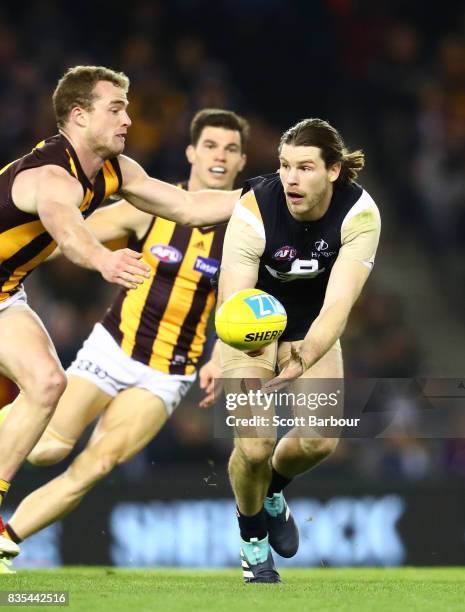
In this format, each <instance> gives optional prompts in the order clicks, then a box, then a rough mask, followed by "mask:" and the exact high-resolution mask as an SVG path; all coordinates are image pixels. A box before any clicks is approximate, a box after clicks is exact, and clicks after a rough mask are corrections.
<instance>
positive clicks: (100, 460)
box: [69, 449, 118, 487]
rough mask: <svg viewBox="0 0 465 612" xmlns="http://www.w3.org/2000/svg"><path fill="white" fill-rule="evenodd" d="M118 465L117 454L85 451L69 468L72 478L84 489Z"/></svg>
mask: <svg viewBox="0 0 465 612" xmlns="http://www.w3.org/2000/svg"><path fill="white" fill-rule="evenodd" d="M117 464H118V454H117V453H113V452H107V451H106V452H95V451H94V450H90V449H88V450H85V451H83V453H81V455H79V457H77V459H76V460H75V461H74V463H73V464H72V465H71V466H70V468H69V472H70V475H71V476H72V478H73V479H74V480H75V481H76V482H79V483H81V484H82V485H83V486H85V487H89V486H92V485H93V484H94V483H96V482H98V481H99V480H101V479H102V478H105V476H108V474H109V473H110V472H111V471H112V470H113V468H114V467H115V466H116V465H117Z"/></svg>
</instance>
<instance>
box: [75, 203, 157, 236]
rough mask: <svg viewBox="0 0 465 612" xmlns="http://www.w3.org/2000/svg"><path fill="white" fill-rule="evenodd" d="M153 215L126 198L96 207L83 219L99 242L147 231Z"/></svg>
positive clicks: (142, 233)
mask: <svg viewBox="0 0 465 612" xmlns="http://www.w3.org/2000/svg"><path fill="white" fill-rule="evenodd" d="M152 220H153V215H150V214H149V213H146V212H144V211H142V210H139V209H138V208H136V207H135V206H133V205H132V204H130V203H129V202H127V201H126V200H119V201H118V202H115V203H114V204H110V205H109V206H104V207H103V208H98V209H97V210H96V211H94V212H93V213H92V214H91V215H90V217H87V219H86V220H85V224H86V226H87V227H88V228H89V229H90V230H91V232H92V233H93V234H94V236H95V237H96V238H97V240H99V241H100V242H103V243H105V242H109V241H111V240H119V239H120V238H125V237H127V236H129V235H130V234H135V235H136V237H137V238H142V236H143V235H144V234H145V232H146V231H147V229H148V227H149V225H150V223H151V221H152Z"/></svg>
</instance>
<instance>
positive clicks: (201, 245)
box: [192, 240, 205, 251]
mask: <svg viewBox="0 0 465 612" xmlns="http://www.w3.org/2000/svg"><path fill="white" fill-rule="evenodd" d="M192 246H193V247H194V249H201V250H202V251H205V244H204V242H203V240H199V242H196V243H195V244H193V245H192Z"/></svg>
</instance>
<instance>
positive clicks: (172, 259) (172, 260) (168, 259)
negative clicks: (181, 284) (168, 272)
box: [150, 244, 182, 264]
mask: <svg viewBox="0 0 465 612" xmlns="http://www.w3.org/2000/svg"><path fill="white" fill-rule="evenodd" d="M150 252H151V253H152V255H155V257H156V258H157V259H159V260H160V261H162V262H163V263H168V264H176V263H179V262H180V261H181V259H182V253H181V251H178V249H176V248H175V247H173V246H170V245H169V244H154V245H152V246H151V247H150Z"/></svg>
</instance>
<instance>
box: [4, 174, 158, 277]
mask: <svg viewBox="0 0 465 612" xmlns="http://www.w3.org/2000/svg"><path fill="white" fill-rule="evenodd" d="M22 174H24V175H28V176H25V177H23V176H22V175H20V176H19V177H18V179H23V180H22V181H18V180H17V181H15V183H16V182H18V185H16V184H15V186H14V188H13V197H14V198H15V202H17V206H18V207H20V208H22V209H23V210H26V212H32V213H37V214H38V215H39V217H40V220H41V222H42V224H43V226H44V227H45V229H46V230H47V231H48V232H49V234H50V235H51V236H52V238H53V239H54V240H55V241H56V242H57V244H58V246H59V248H60V249H61V251H62V252H63V254H64V255H65V256H66V257H67V258H68V259H70V260H71V261H72V262H73V263H75V264H77V265H79V266H82V267H84V268H89V269H94V270H98V271H99V272H100V273H101V274H102V276H103V278H105V280H107V281H109V282H114V283H117V284H119V285H122V286H123V287H126V288H135V287H137V285H138V284H140V283H142V282H143V279H144V277H146V276H148V273H149V269H148V267H147V266H146V265H145V264H144V263H143V262H140V261H139V259H140V258H141V255H140V254H139V253H136V252H135V251H131V250H130V249H122V250H120V251H115V252H112V251H110V250H109V249H107V248H105V247H104V246H102V245H101V244H100V242H99V241H98V240H97V238H96V237H95V236H94V235H93V234H92V232H91V231H90V230H89V229H88V227H87V226H86V225H85V223H84V219H83V217H82V215H81V212H80V210H79V205H80V203H81V201H82V197H83V193H82V187H81V185H80V184H79V182H78V181H76V180H75V179H74V178H72V177H70V176H69V174H68V173H66V172H65V171H64V170H63V169H62V168H59V167H57V166H44V167H41V168H36V169H33V170H28V171H25V172H24V173H22ZM27 185H29V187H30V188H31V191H30V193H33V194H34V197H33V198H25V197H21V195H23V193H24V189H25V187H26V186H27ZM15 192H16V193H17V194H18V195H19V197H18V198H17V197H16V193H15Z"/></svg>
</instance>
